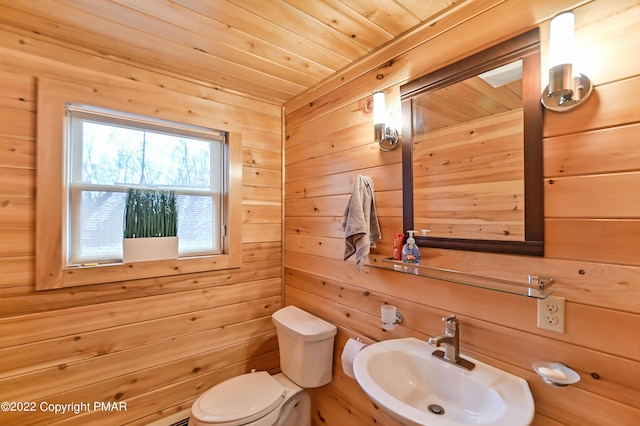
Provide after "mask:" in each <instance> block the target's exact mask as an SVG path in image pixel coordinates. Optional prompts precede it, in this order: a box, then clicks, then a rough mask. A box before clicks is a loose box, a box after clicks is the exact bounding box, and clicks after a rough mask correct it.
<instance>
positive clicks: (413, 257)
mask: <svg viewBox="0 0 640 426" xmlns="http://www.w3.org/2000/svg"><path fill="white" fill-rule="evenodd" d="M414 232H416V231H407V233H408V234H409V238H407V243H406V244H405V245H404V246H402V261H403V262H406V263H415V264H418V263H420V249H418V246H417V245H416V240H415V239H414V238H413V233H414Z"/></svg>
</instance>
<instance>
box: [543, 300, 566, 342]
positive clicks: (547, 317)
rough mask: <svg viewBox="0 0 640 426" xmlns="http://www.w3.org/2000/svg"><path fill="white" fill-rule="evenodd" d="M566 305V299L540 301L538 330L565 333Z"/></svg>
mask: <svg viewBox="0 0 640 426" xmlns="http://www.w3.org/2000/svg"><path fill="white" fill-rule="evenodd" d="M564 305H565V298H564V297H558V296H548V297H547V298H546V299H538V328H544V329H545V330H551V331H555V332H557V333H564Z"/></svg>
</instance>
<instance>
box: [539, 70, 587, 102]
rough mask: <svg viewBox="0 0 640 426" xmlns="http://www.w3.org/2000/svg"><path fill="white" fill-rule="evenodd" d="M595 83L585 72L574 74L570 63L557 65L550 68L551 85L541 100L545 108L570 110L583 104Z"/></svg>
mask: <svg viewBox="0 0 640 426" xmlns="http://www.w3.org/2000/svg"><path fill="white" fill-rule="evenodd" d="M592 91H593V85H592V84H591V80H589V77H587V76H586V75H584V74H578V75H575V76H574V75H572V66H571V65H570V64H563V65H557V66H555V67H553V68H551V69H550V70H549V85H548V86H547V87H546V88H545V90H544V92H543V94H542V96H541V97H540V100H541V102H542V105H544V107H545V108H547V109H548V110H551V111H555V112H568V111H571V110H573V109H575V108H577V107H579V106H580V105H583V103H584V101H585V100H587V98H588V97H589V95H591V92H592Z"/></svg>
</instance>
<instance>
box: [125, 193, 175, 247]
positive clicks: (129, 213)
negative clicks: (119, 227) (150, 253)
mask: <svg viewBox="0 0 640 426" xmlns="http://www.w3.org/2000/svg"><path fill="white" fill-rule="evenodd" d="M177 234H178V203H177V201H176V194H175V192H173V191H156V190H149V189H134V188H130V189H129V191H128V192H127V197H126V200H125V208H124V238H146V237H175V236H176V235H177Z"/></svg>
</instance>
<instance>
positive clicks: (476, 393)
mask: <svg viewBox="0 0 640 426" xmlns="http://www.w3.org/2000/svg"><path fill="white" fill-rule="evenodd" d="M435 350H437V349H436V348H434V347H433V346H430V345H429V344H427V343H426V342H424V341H422V340H418V339H415V338H412V337H409V338H405V339H392V340H384V341H382V342H378V343H374V344H372V345H369V346H367V347H365V348H364V349H362V351H360V352H359V353H358V355H357V356H356V358H355V360H354V363H353V372H354V374H355V376H356V380H357V381H358V384H360V386H361V387H362V389H363V390H364V391H365V393H366V394H367V395H368V396H369V398H371V399H372V400H373V401H374V402H375V403H376V404H378V406H380V408H382V409H383V410H384V411H385V412H386V413H387V414H388V415H389V416H391V417H392V418H393V419H395V420H396V421H398V422H400V423H402V424H406V425H428V426H458V425H460V426H461V425H487V426H488V425H491V426H498V425H500V426H526V425H529V424H530V423H531V421H532V420H533V411H534V404H533V397H532V396H531V391H530V390H529V385H528V384H527V381H526V380H524V379H523V378H520V377H517V376H514V375H513V374H510V373H507V372H505V371H502V370H499V369H497V368H495V367H492V366H490V365H487V364H484V363H482V362H480V361H477V360H475V359H473V358H470V357H467V356H463V358H466V359H468V360H470V361H471V362H473V363H474V364H475V365H476V367H475V368H474V369H473V370H471V371H467V370H465V369H463V368H460V367H458V366H456V365H452V364H450V363H448V362H445V361H443V360H442V359H438V358H436V357H434V356H432V355H431V353H432V352H434V351H435ZM441 410H443V412H440V411H441Z"/></svg>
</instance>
